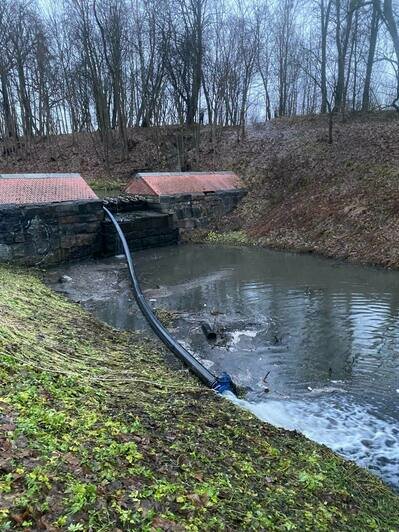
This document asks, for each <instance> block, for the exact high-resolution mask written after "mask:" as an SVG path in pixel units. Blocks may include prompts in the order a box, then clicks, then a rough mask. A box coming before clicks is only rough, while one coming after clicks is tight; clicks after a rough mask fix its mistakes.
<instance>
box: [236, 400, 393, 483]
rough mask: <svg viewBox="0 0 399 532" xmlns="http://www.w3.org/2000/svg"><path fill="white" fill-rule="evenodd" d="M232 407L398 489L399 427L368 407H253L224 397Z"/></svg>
mask: <svg viewBox="0 0 399 532" xmlns="http://www.w3.org/2000/svg"><path fill="white" fill-rule="evenodd" d="M226 396H227V397H228V398H229V399H231V400H232V401H233V402H234V403H236V404H237V405H239V406H240V407H242V408H245V409H246V410H249V411H251V412H252V413H253V414H255V415H256V416H257V417H258V418H259V419H261V420H263V421H267V422H268V423H271V424H272V425H275V426H277V427H282V428H285V429H288V430H298V431H299V432H302V434H304V435H305V436H307V437H308V438H309V439H311V440H313V441H316V442H318V443H322V444H324V445H326V446H327V447H330V448H331V449H333V450H334V451H336V452H337V453H339V454H340V455H342V456H344V457H345V458H348V459H350V460H353V461H355V462H357V463H358V464H359V465H361V466H363V467H367V468H368V469H370V470H372V471H373V472H374V473H376V474H378V475H380V476H381V477H383V479H384V480H385V481H386V482H389V483H390V484H392V485H393V486H395V487H396V488H399V426H398V424H397V423H396V422H395V420H394V419H389V418H388V419H381V418H379V417H378V416H377V415H375V413H374V412H373V409H372V408H371V407H368V406H366V405H357V404H355V403H354V402H353V403H352V402H350V401H349V400H348V399H347V398H346V397H344V396H341V395H340V396H339V401H337V396H335V397H334V398H331V396H328V397H312V399H311V400H309V401H305V400H299V399H295V400H293V399H289V400H274V399H270V400H268V401H265V402H259V403H254V402H250V401H245V400H243V399H238V398H237V397H235V396H234V395H233V394H229V393H228V394H226Z"/></svg>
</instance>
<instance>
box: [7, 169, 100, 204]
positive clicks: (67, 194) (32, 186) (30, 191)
mask: <svg viewBox="0 0 399 532" xmlns="http://www.w3.org/2000/svg"><path fill="white" fill-rule="evenodd" d="M97 199H98V198H97V196H96V194H95V193H94V191H93V190H92V189H91V188H90V187H89V185H88V184H87V183H86V181H85V180H84V179H83V177H82V176H81V175H80V174H75V173H49V174H39V173H37V174H0V205H30V204H46V203H59V202H64V201H83V200H97Z"/></svg>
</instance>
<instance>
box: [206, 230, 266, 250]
mask: <svg viewBox="0 0 399 532" xmlns="http://www.w3.org/2000/svg"><path fill="white" fill-rule="evenodd" d="M204 242H206V243H207V244H224V245H230V246H251V245H255V242H254V241H253V240H251V238H250V237H249V236H248V234H247V233H246V232H245V231H242V230H241V231H226V232H223V233H219V232H216V231H209V233H207V234H206V236H205V238H204Z"/></svg>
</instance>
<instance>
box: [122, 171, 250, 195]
mask: <svg viewBox="0 0 399 532" xmlns="http://www.w3.org/2000/svg"><path fill="white" fill-rule="evenodd" d="M244 188H245V187H244V184H243V182H242V181H241V179H240V178H239V177H238V176H237V174H235V173H234V172H140V173H138V174H136V175H135V176H134V177H133V178H132V179H131V181H130V182H129V183H128V185H127V188H126V192H127V193H128V194H133V195H137V196H179V195H185V194H190V195H194V194H212V193H217V192H230V191H239V190H244Z"/></svg>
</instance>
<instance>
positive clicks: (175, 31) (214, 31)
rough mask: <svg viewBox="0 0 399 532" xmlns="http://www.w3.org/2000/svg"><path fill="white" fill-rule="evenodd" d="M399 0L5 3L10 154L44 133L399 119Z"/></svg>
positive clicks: (0, 98)
mask: <svg viewBox="0 0 399 532" xmlns="http://www.w3.org/2000/svg"><path fill="white" fill-rule="evenodd" d="M398 24H399V19H398V6H397V5H395V0H373V1H370V0H369V1H367V0H366V1H365V0H281V1H280V0H279V1H273V0H269V1H268V0H254V1H246V0H229V1H226V0H64V1H63V2H58V1H55V0H36V1H35V0H2V1H1V2H0V135H1V138H2V144H3V155H9V154H10V153H12V152H14V151H15V150H17V149H18V148H19V147H20V146H21V145H26V144H27V143H28V144H29V142H30V140H31V139H33V138H34V137H40V138H46V137H48V136H51V135H59V134H68V133H72V134H74V133H78V132H93V133H95V135H98V137H99V139H100V141H101V145H102V146H103V148H104V157H105V158H106V157H107V151H108V149H109V146H110V145H111V144H112V145H113V146H115V145H118V146H119V148H120V153H121V154H122V155H123V154H124V153H125V154H126V153H127V150H128V135H127V130H128V128H132V127H139V126H142V127H148V126H163V125H168V124H181V125H187V126H191V125H193V124H209V125H211V126H238V127H239V129H240V130H241V131H242V132H243V133H244V131H245V126H246V125H247V124H252V123H256V122H264V121H268V120H271V119H273V118H275V117H285V116H295V115H302V114H314V113H329V115H330V116H331V121H332V117H333V115H334V114H336V113H343V114H345V113H349V112H357V111H369V110H375V109H378V110H381V109H387V108H391V109H392V108H393V109H396V110H397V111H399V74H398V64H399V29H398V27H399V26H398Z"/></svg>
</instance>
